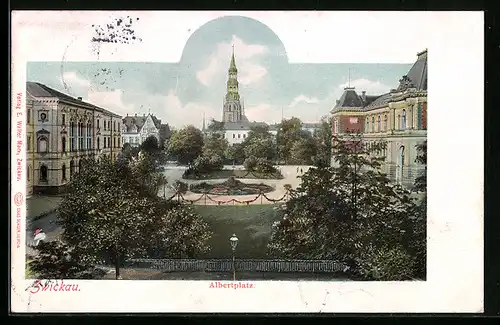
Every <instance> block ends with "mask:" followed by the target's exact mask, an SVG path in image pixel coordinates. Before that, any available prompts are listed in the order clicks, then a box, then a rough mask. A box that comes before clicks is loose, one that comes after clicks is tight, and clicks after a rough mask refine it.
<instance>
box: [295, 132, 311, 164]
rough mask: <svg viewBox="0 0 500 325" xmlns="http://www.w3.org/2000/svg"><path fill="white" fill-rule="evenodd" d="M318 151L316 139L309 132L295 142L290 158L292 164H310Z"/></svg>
mask: <svg viewBox="0 0 500 325" xmlns="http://www.w3.org/2000/svg"><path fill="white" fill-rule="evenodd" d="M316 153H317V148H316V141H315V140H314V139H313V138H312V136H310V135H309V134H308V135H306V136H303V137H301V138H299V139H297V140H296V141H295V142H294V143H293V145H292V148H291V149H290V156H289V158H288V159H289V162H290V163H292V164H296V165H310V164H312V160H313V158H314V156H315V155H316Z"/></svg>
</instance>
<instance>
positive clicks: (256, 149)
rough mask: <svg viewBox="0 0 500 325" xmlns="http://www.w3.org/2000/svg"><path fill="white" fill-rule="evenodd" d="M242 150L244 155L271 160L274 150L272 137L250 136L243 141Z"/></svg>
mask: <svg viewBox="0 0 500 325" xmlns="http://www.w3.org/2000/svg"><path fill="white" fill-rule="evenodd" d="M249 138H250V137H249ZM243 151H244V153H245V156H246V157H250V156H254V157H256V158H264V159H268V160H272V159H273V158H274V157H275V152H276V151H275V146H274V143H273V140H272V138H270V137H265V136H253V137H251V138H250V139H249V140H248V141H246V142H245V143H244V149H243Z"/></svg>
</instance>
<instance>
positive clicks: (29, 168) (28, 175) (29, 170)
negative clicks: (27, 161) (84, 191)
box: [26, 165, 31, 181]
mask: <svg viewBox="0 0 500 325" xmlns="http://www.w3.org/2000/svg"><path fill="white" fill-rule="evenodd" d="M27 169H28V173H27V174H26V177H27V178H28V181H29V180H30V178H31V167H30V166H29V165H28V168H27Z"/></svg>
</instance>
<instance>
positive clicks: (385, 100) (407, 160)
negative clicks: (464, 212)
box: [331, 50, 427, 187]
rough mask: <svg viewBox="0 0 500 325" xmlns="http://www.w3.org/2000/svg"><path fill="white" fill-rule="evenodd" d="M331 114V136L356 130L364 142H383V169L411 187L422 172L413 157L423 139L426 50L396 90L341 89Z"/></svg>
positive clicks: (425, 123)
mask: <svg viewBox="0 0 500 325" xmlns="http://www.w3.org/2000/svg"><path fill="white" fill-rule="evenodd" d="M331 114H332V133H333V134H334V135H337V136H339V135H340V136H341V135H342V134H345V133H348V132H359V133H361V134H362V138H363V141H364V142H365V143H366V144H367V145H370V143H373V142H378V141H384V142H386V143H387V147H386V149H385V150H383V151H382V152H381V153H380V154H381V155H383V156H384V157H385V161H384V165H383V169H384V171H385V172H386V173H387V175H388V176H389V178H390V179H391V180H393V181H395V182H397V183H399V184H402V185H404V186H406V187H411V186H412V185H413V183H414V180H415V178H416V177H417V176H419V175H420V174H421V173H422V172H424V171H425V168H424V166H421V165H419V164H418V163H417V162H416V161H415V158H416V157H417V148H416V146H417V144H420V143H422V142H424V141H425V140H426V139H427V50H425V51H423V52H421V53H418V54H417V61H416V62H415V63H414V64H413V66H412V67H411V69H410V70H409V71H408V73H407V74H406V75H405V76H403V78H402V79H401V80H400V83H399V86H398V88H397V89H392V90H391V91H390V92H389V93H386V94H383V95H377V96H367V95H366V93H365V92H364V91H362V92H361V95H359V94H358V93H357V92H356V90H355V89H354V88H353V87H348V88H345V89H344V93H343V94H342V96H341V97H340V99H339V100H337V102H336V105H335V107H334V108H333V109H332V111H331Z"/></svg>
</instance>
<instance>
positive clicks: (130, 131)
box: [121, 114, 171, 147]
mask: <svg viewBox="0 0 500 325" xmlns="http://www.w3.org/2000/svg"><path fill="white" fill-rule="evenodd" d="M121 131H122V143H123V144H125V143H129V144H130V145H131V146H132V147H138V146H140V145H141V144H142V143H143V142H144V141H145V140H146V139H147V138H149V137H150V136H154V137H155V138H156V139H157V140H158V144H159V145H163V144H164V142H165V141H166V140H167V139H168V138H169V137H170V133H171V132H170V127H169V125H168V124H161V120H159V119H158V118H157V117H156V116H154V115H152V114H148V115H146V114H144V115H142V116H137V114H135V115H134V116H129V115H128V114H127V116H125V117H124V118H123V120H122V124H121Z"/></svg>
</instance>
